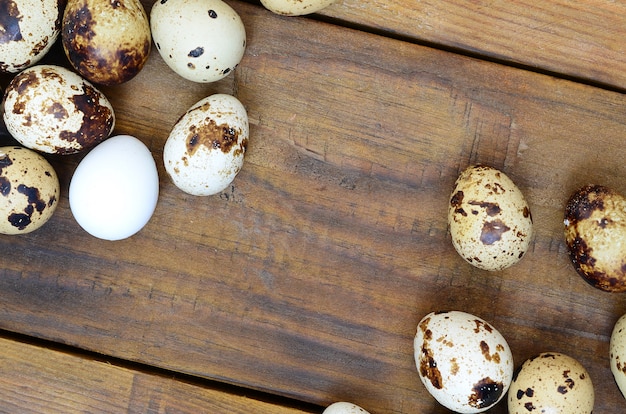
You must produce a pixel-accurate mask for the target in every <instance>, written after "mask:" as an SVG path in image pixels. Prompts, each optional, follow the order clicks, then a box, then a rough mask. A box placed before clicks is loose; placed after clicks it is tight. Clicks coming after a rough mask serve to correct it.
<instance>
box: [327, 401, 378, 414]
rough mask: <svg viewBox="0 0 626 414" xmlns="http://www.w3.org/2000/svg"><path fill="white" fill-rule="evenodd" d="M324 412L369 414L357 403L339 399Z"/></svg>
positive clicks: (331, 413)
mask: <svg viewBox="0 0 626 414" xmlns="http://www.w3.org/2000/svg"><path fill="white" fill-rule="evenodd" d="M322 414H369V412H367V411H365V410H364V409H363V408H361V407H359V406H358V405H356V404H352V403H349V402H345V401H339V402H336V403H333V404H331V405H329V406H328V407H326V409H325V410H324V411H323V412H322Z"/></svg>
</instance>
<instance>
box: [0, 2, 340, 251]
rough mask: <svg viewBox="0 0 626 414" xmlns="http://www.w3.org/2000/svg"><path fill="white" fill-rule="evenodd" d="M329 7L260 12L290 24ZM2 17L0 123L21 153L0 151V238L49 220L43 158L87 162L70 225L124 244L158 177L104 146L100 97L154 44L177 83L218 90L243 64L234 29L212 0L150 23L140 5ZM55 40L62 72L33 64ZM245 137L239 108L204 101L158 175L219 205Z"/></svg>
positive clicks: (140, 150) (171, 142) (137, 158)
mask: <svg viewBox="0 0 626 414" xmlns="http://www.w3.org/2000/svg"><path fill="white" fill-rule="evenodd" d="M330 3H332V0H308V1H305V2H302V1H298V2H293V1H289V0H273V1H267V2H265V3H264V5H265V6H266V8H267V9H269V10H271V11H272V12H275V13H279V14H283V15H290V16H296V15H303V14H308V13H313V12H315V11H318V10H320V9H322V8H323V7H326V6H327V5H329V4H330ZM5 12H6V13H8V15H7V16H4V17H3V22H2V23H1V24H0V26H1V27H0V29H2V34H3V35H2V37H1V38H0V56H2V60H3V61H2V62H0V72H2V73H6V74H11V75H12V76H13V78H12V80H11V82H10V84H9V85H8V87H7V88H6V90H5V91H4V92H3V94H2V98H3V99H2V120H3V122H4V125H5V126H6V130H7V131H8V132H9V134H10V135H11V136H12V137H13V138H14V139H15V140H16V141H17V142H18V143H19V145H18V146H13V147H6V148H0V197H2V199H1V200H0V201H2V203H0V233H2V234H24V233H29V232H31V231H33V230H36V229H38V228H40V227H41V226H42V225H43V224H45V223H46V222H47V221H48V220H49V219H50V217H51V216H52V213H53V212H54V211H55V209H56V206H57V202H58V199H59V188H60V184H59V180H58V177H57V174H56V173H55V171H54V169H53V167H52V166H51V165H50V163H49V162H48V161H47V160H46V158H45V157H44V156H43V155H46V154H56V155H70V154H78V153H87V154H86V156H85V157H83V158H82V160H81V161H80V163H79V165H78V166H77V168H76V170H75V171H74V173H73V175H72V179H71V182H70V186H69V202H70V209H71V212H72V214H73V216H74V218H75V219H76V221H77V222H78V224H79V225H80V226H81V227H82V228H83V229H84V230H85V231H87V232H88V233H90V234H91V235H93V236H95V237H98V238H101V239H106V240H120V239H124V238H127V237H130V236H132V235H133V234H135V233H137V232H138V231H139V230H141V229H142V228H143V227H144V226H145V225H146V224H147V223H148V221H149V220H150V218H151V216H152V214H153V212H154V210H155V208H156V204H157V200H158V192H159V177H158V174H157V167H156V163H155V162H154V159H153V158H152V154H151V152H150V150H149V149H148V148H147V147H146V146H145V145H144V144H143V142H142V141H141V140H140V139H138V138H136V137H132V136H128V135H123V134H122V135H117V136H114V137H113V136H112V135H113V131H114V128H115V113H114V109H113V107H112V105H111V103H110V102H109V101H108V100H107V98H106V96H105V95H104V94H103V93H102V92H101V91H100V90H99V89H98V87H99V86H101V85H103V86H111V85H120V84H123V83H125V82H127V81H129V80H131V79H132V78H134V77H135V76H136V75H137V74H138V73H139V72H140V71H141V70H142V69H143V67H144V65H145V64H146V62H147V60H148V57H149V55H150V52H151V47H152V42H154V44H155V45H156V48H157V50H158V52H159V54H160V56H161V58H162V59H163V60H164V61H165V63H166V64H167V65H168V67H170V68H171V69H172V71H173V72H175V73H176V74H177V75H179V76H181V77H183V78H185V79H187V80H190V81H193V82H198V83H207V82H215V81H218V80H220V79H222V78H224V77H226V76H228V74H229V73H231V72H233V71H234V70H235V69H236V67H237V65H238V64H239V63H240V61H241V59H242V58H243V55H244V51H245V47H246V31H245V27H244V25H243V22H242V20H241V18H240V17H239V15H238V14H237V12H236V11H235V10H234V9H233V8H231V7H230V6H229V5H228V4H227V3H225V2H224V1H222V0H159V1H156V2H155V3H154V5H153V7H152V10H151V13H150V16H148V15H147V14H146V11H145V10H144V8H143V6H142V4H141V2H140V1H139V0H118V1H115V2H111V1H107V0H67V1H66V0H37V1H34V0H13V1H11V2H10V6H8V7H7V8H6V10H5ZM120 27H124V30H119V28H120ZM57 40H60V42H61V43H62V47H63V51H64V53H65V56H66V57H67V61H68V62H69V66H70V67H71V69H68V68H65V67H62V66H57V65H43V64H39V62H40V60H41V59H42V58H43V57H44V56H45V55H46V54H47V53H48V51H49V50H50V48H51V47H52V45H53V44H54V43H55V42H56V41H57ZM248 137H249V126H248V117H247V113H246V109H245V107H244V105H243V104H242V103H241V102H240V101H239V100H238V99H237V98H236V97H234V96H232V95H228V94H215V95H212V96H208V97H206V98H205V99H202V100H201V101H199V102H198V103H196V104H195V105H193V106H192V107H191V108H189V109H188V110H187V111H186V112H184V113H183V114H182V116H181V117H180V119H179V121H178V122H177V123H176V124H175V125H174V126H173V127H172V130H171V132H170V134H169V136H168V138H167V141H166V144H165V147H164V152H163V162H164V164H165V170H166V172H167V174H168V175H169V176H170V178H171V179H172V181H173V183H174V184H175V185H176V186H177V187H178V188H179V189H180V190H182V191H184V192H186V193H188V194H191V195H196V196H208V195H213V194H217V193H219V192H220V191H222V190H224V189H225V188H226V187H227V186H228V185H229V184H230V183H231V182H232V181H233V180H234V178H235V176H236V175H237V174H238V173H239V171H240V170H241V168H242V167H243V160H244V154H245V151H246V148H247V144H248ZM113 183H115V185H113Z"/></svg>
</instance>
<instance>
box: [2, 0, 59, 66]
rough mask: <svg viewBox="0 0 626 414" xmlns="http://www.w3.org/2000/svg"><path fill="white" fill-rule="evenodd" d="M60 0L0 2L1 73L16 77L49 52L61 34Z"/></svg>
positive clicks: (13, 0)
mask: <svg viewBox="0 0 626 414" xmlns="http://www.w3.org/2000/svg"><path fill="white" fill-rule="evenodd" d="M64 5H65V1H63V0H2V1H0V72H5V73H17V72H19V71H21V70H23V69H25V68H27V67H29V66H32V65H34V64H35V63H37V62H38V61H39V60H41V58H42V57H44V56H45V54H46V53H48V51H49V50H50V48H51V47H52V45H53V44H54V42H55V41H56V39H57V38H58V36H59V33H60V31H61V15H62V13H63V6H64Z"/></svg>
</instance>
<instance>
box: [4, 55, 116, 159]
mask: <svg viewBox="0 0 626 414" xmlns="http://www.w3.org/2000/svg"><path fill="white" fill-rule="evenodd" d="M3 119H4V122H5V124H6V127H7V129H8V131H9V133H10V134H11V135H12V136H13V137H14V138H15V139H16V140H17V141H19V142H20V143H21V144H22V145H24V146H25V147H28V148H31V149H34V150H37V151H41V152H46V153H50V154H73V153H76V152H79V151H82V150H85V149H88V148H91V147H93V146H95V145H96V144H98V143H100V142H102V141H103V140H105V139H106V138H107V137H108V136H109V134H110V133H111V131H112V130H113V128H114V125H115V116H114V114H113V107H112V106H111V104H110V102H109V101H108V100H107V99H106V97H105V96H104V95H103V94H102V93H101V92H100V91H98V90H97V89H96V88H95V87H94V86H93V85H91V84H90V83H89V82H87V81H85V80H84V79H82V78H81V77H80V76H79V75H77V74H76V73H74V72H72V71H70V70H68V69H65V68H63V67H60V66H53V65H37V66H33V67H31V68H28V69H25V70H24V71H22V72H21V73H19V74H18V75H16V76H15V77H14V78H13V80H12V81H11V83H10V84H9V86H8V87H7V90H6V91H5V93H4V100H3Z"/></svg>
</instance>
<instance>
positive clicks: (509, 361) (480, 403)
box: [414, 311, 513, 413]
mask: <svg viewBox="0 0 626 414" xmlns="http://www.w3.org/2000/svg"><path fill="white" fill-rule="evenodd" d="M414 354H415V364H416V366H417V370H418V373H419V375H420V379H421V381H422V383H423V384H424V386H425V387H426V389H427V390H428V392H429V393H430V394H431V395H432V396H433V397H434V398H435V399H436V400H437V401H438V402H439V403H440V404H442V405H443V406H445V407H447V408H448V409H450V410H453V411H455V412H458V413H480V412H483V411H486V410H488V409H489V408H490V407H492V406H493V405H495V404H496V403H497V402H498V401H500V400H501V399H502V398H503V397H504V395H505V394H506V391H507V389H508V387H509V384H510V382H511V379H512V377H513V356H512V354H511V350H510V348H509V345H508V344H507V342H506V340H505V339H504V337H503V336H502V335H501V334H500V333H499V332H498V331H497V330H496V329H495V328H494V327H493V326H492V325H491V324H489V323H487V322H486V321H484V320H483V319H481V318H478V317H476V316H474V315H471V314H469V313H466V312H461V311H447V312H431V313H429V314H428V315H426V316H424V317H423V318H422V320H421V321H420V322H419V324H418V327H417V333H416V335H415V339H414Z"/></svg>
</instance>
